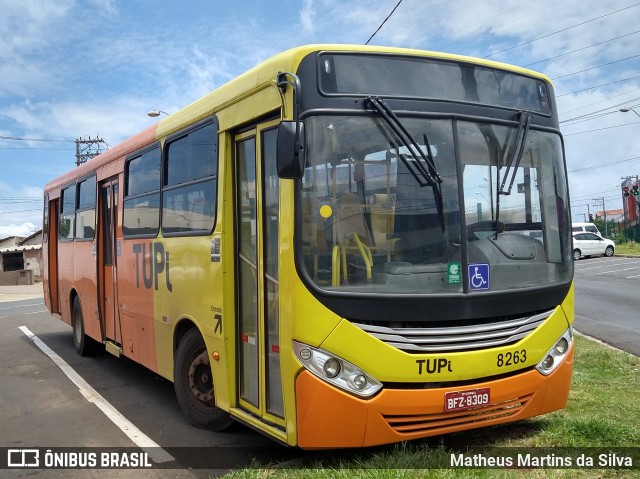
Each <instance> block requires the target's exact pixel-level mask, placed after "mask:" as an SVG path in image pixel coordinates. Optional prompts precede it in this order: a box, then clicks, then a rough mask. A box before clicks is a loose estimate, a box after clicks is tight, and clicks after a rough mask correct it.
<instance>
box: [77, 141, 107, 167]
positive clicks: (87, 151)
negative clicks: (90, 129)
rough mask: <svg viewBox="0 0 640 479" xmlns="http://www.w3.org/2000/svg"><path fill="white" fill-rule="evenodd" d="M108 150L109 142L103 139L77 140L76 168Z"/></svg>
mask: <svg viewBox="0 0 640 479" xmlns="http://www.w3.org/2000/svg"><path fill="white" fill-rule="evenodd" d="M107 149H108V146H107V142H106V141H104V140H103V139H102V138H98V137H97V136H96V138H95V139H94V138H91V137H89V138H77V139H76V166H80V165H81V164H83V163H86V162H87V161H89V160H90V159H91V158H93V157H94V156H98V155H99V154H100V153H102V152H103V151H106V150H107Z"/></svg>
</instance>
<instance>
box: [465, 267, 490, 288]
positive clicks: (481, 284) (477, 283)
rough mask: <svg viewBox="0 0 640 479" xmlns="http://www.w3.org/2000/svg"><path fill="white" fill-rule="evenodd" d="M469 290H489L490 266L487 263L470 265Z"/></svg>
mask: <svg viewBox="0 0 640 479" xmlns="http://www.w3.org/2000/svg"><path fill="white" fill-rule="evenodd" d="M468 272H469V289H471V290H479V289H489V288H490V284H491V283H490V280H489V265H488V264H486V263H476V264H470V265H469V270H468Z"/></svg>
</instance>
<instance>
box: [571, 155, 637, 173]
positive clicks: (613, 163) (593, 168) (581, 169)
mask: <svg viewBox="0 0 640 479" xmlns="http://www.w3.org/2000/svg"><path fill="white" fill-rule="evenodd" d="M635 160H640V156H635V157H633V158H627V159H626V160H618V161H612V162H611V163H602V164H601V165H596V166H586V167H584V168H578V169H576V170H568V172H569V173H578V172H581V171H588V170H596V169H598V168H603V167H605V166H611V165H617V164H619V163H627V162H629V161H635Z"/></svg>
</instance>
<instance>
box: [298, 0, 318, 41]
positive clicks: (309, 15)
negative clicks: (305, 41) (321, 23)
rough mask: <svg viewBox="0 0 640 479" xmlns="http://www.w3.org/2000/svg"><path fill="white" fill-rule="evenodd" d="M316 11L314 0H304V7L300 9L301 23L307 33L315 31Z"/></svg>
mask: <svg viewBox="0 0 640 479" xmlns="http://www.w3.org/2000/svg"><path fill="white" fill-rule="evenodd" d="M315 16H316V11H315V8H314V5H313V0H302V9H301V10H300V23H301V24H302V28H303V29H304V30H305V32H307V33H314V32H315V23H314V19H315Z"/></svg>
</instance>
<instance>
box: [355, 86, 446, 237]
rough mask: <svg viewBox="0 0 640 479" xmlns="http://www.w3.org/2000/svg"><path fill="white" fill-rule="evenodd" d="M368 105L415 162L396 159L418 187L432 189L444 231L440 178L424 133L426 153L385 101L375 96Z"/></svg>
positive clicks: (368, 101) (403, 158)
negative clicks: (404, 167)
mask: <svg viewBox="0 0 640 479" xmlns="http://www.w3.org/2000/svg"><path fill="white" fill-rule="evenodd" d="M367 103H370V104H371V105H372V106H373V108H375V109H376V111H377V112H378V113H379V114H380V116H381V117H382V118H383V119H384V121H385V122H386V123H387V125H389V127H390V128H391V130H393V132H394V133H395V134H396V136H397V137H398V138H399V139H400V142H401V143H402V144H403V145H404V147H405V148H406V149H407V150H408V152H409V154H410V155H411V156H412V157H413V158H414V159H415V161H409V160H408V159H407V158H406V156H405V155H402V154H400V153H399V152H398V157H399V158H400V160H401V161H402V163H404V165H405V166H406V168H407V170H409V172H410V173H411V174H412V175H413V177H414V178H415V180H416V181H417V182H418V184H419V185H420V186H428V185H430V186H431V187H432V188H433V195H434V197H435V200H436V208H437V210H438V220H439V221H440V227H441V228H442V231H444V205H443V200H442V189H441V186H440V184H441V183H442V176H440V173H438V169H437V168H436V163H435V160H434V157H433V153H432V151H431V146H430V145H429V141H428V139H427V135H426V133H425V134H424V135H423V136H424V138H423V139H424V143H425V148H426V150H427V153H426V154H425V152H424V151H423V150H422V148H420V146H419V145H418V143H417V142H416V140H415V139H414V138H413V136H411V133H409V131H408V130H407V128H406V127H405V126H404V125H403V124H402V122H401V121H400V119H399V118H398V116H397V115H396V114H395V113H394V111H393V110H392V109H391V108H390V107H389V105H387V104H386V103H385V101H384V100H383V99H382V98H380V97H377V96H368V97H367V98H366V99H365V102H364V105H365V106H366V105H367Z"/></svg>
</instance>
